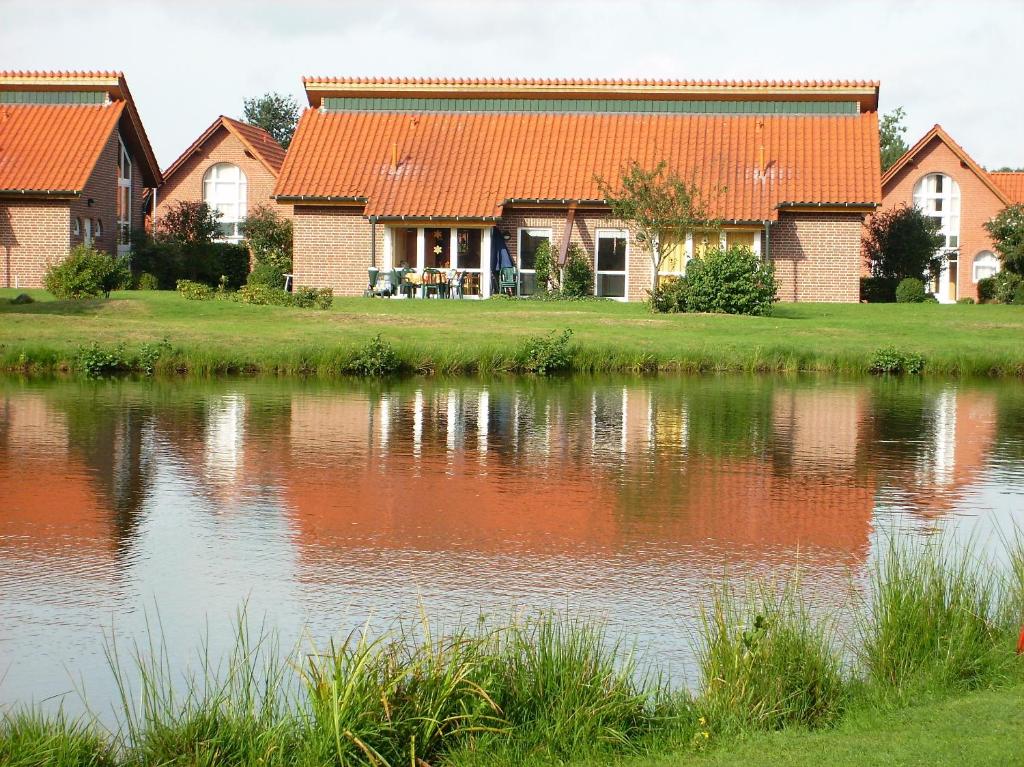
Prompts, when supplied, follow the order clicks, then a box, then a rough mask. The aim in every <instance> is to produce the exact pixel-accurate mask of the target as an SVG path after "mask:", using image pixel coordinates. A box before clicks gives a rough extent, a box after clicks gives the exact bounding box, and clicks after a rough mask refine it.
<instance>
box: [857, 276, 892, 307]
mask: <svg viewBox="0 0 1024 767" xmlns="http://www.w3.org/2000/svg"><path fill="white" fill-rule="evenodd" d="M898 284H899V280H898V279H896V278H895V277H861V278H860V300H861V301H866V302H867V303H869V304H891V303H894V302H895V301H896V286H897V285H898Z"/></svg>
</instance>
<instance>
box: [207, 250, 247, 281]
mask: <svg viewBox="0 0 1024 767" xmlns="http://www.w3.org/2000/svg"><path fill="white" fill-rule="evenodd" d="M210 260H211V262H212V263H211V265H212V266H213V267H214V269H213V271H214V272H216V274H212V273H211V275H210V276H211V277H212V278H213V279H212V283H211V284H216V283H218V282H220V280H221V277H227V280H226V287H227V288H230V289H232V290H234V289H237V288H240V287H242V286H243V285H244V284H245V283H246V280H247V278H248V277H249V250H248V248H246V247H245V246H244V245H235V244H234V243H230V242H214V243H212V244H211V245H210Z"/></svg>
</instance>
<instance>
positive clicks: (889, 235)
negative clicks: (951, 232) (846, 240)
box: [861, 205, 946, 280]
mask: <svg viewBox="0 0 1024 767" xmlns="http://www.w3.org/2000/svg"><path fill="white" fill-rule="evenodd" d="M945 244H946V239H945V237H943V236H942V235H941V234H939V222H938V221H937V220H936V219H934V218H932V217H931V216H926V215H925V214H924V212H923V211H921V209H920V208H917V207H915V206H912V205H898V206H896V207H894V208H892V209H890V210H885V211H880V212H878V213H875V214H874V215H873V216H871V217H870V218H869V219H868V221H867V232H866V234H865V235H864V238H863V241H862V243H861V250H862V252H863V254H864V259H865V261H866V262H867V265H868V267H869V268H870V270H871V275H872V276H873V277H891V278H894V279H897V280H899V279H903V278H904V277H920V276H921V275H922V274H935V273H937V272H938V270H939V268H940V267H941V266H942V262H943V261H944V260H945V258H946V256H945V254H944V253H942V252H940V250H939V249H940V248H941V247H943V245H945Z"/></svg>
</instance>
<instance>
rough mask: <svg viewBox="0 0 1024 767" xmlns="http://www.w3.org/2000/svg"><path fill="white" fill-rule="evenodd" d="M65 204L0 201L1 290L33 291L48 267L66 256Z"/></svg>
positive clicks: (66, 217)
mask: <svg viewBox="0 0 1024 767" xmlns="http://www.w3.org/2000/svg"><path fill="white" fill-rule="evenodd" d="M69 221H70V214H69V212H68V202H67V201H66V200H40V201H38V202H27V201H26V202H21V201H17V202H7V201H4V200H0V286H2V287H5V288H35V287H39V286H41V285H42V284H43V275H44V274H45V273H46V269H47V267H49V266H50V264H52V263H55V262H57V261H59V260H60V259H62V258H64V257H66V256H67V254H68V231H69V228H70V225H69Z"/></svg>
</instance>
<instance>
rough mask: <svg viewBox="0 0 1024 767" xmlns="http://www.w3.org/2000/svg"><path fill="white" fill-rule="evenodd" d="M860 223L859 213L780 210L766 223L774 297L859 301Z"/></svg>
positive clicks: (793, 299) (801, 299)
mask: <svg viewBox="0 0 1024 767" xmlns="http://www.w3.org/2000/svg"><path fill="white" fill-rule="evenodd" d="M862 227H863V219H862V217H861V215H860V214H849V213H836V214H831V213H781V214H780V215H779V220H778V222H777V223H775V224H772V226H771V259H772V263H774V264H775V278H776V279H777V280H778V283H779V299H780V300H781V301H830V302H838V301H844V302H845V301H854V302H855V301H859V300H860V273H861V270H860V264H861V256H860V237H861V230H862ZM763 245H764V243H763V241H762V247H763ZM762 252H763V251H762Z"/></svg>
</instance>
